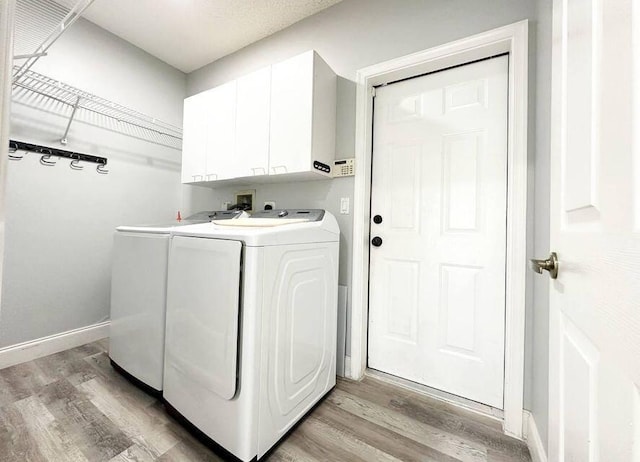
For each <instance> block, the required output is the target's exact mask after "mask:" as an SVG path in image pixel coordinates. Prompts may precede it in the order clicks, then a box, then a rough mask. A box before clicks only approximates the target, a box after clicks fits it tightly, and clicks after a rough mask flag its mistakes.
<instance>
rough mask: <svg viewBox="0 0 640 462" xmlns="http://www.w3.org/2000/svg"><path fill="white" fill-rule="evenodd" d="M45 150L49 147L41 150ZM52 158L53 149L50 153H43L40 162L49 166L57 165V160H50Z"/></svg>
mask: <svg viewBox="0 0 640 462" xmlns="http://www.w3.org/2000/svg"><path fill="white" fill-rule="evenodd" d="M44 151H48V149H41V150H40V152H41V153H44ZM49 159H51V151H49V154H43V155H42V157H41V158H40V163H41V164H42V165H46V166H47V167H53V166H54V165H56V161H55V160H54V161H51V160H49Z"/></svg>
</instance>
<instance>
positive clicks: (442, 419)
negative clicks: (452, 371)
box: [339, 377, 529, 461]
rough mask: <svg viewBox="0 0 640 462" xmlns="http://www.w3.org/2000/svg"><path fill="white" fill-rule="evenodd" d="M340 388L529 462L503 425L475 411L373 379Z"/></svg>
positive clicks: (346, 382)
mask: <svg viewBox="0 0 640 462" xmlns="http://www.w3.org/2000/svg"><path fill="white" fill-rule="evenodd" d="M339 388H340V389H342V390H345V391H347V392H349V393H351V394H353V395H354V396H358V397H361V398H364V399H366V400H368V401H371V402H374V403H376V404H378V405H380V406H383V407H385V408H388V409H392V410H394V411H397V412H399V413H401V414H406V415H407V416H409V417H411V418H413V419H415V420H417V421H419V422H422V423H425V424H427V425H431V426H433V427H437V428H441V429H443V430H446V431H447V432H450V433H452V434H455V435H458V436H461V437H463V438H465V439H468V440H470V441H474V442H476V443H479V444H481V445H483V446H485V447H486V448H487V450H488V451H489V450H491V452H492V453H493V454H494V457H497V455H498V454H504V455H506V456H508V457H515V459H512V460H516V461H520V460H523V461H527V460H529V451H528V449H527V447H526V445H525V444H524V443H523V442H522V441H518V440H516V439H514V438H511V437H509V436H507V435H505V434H504V433H502V429H501V427H500V423H499V422H497V421H495V420H494V419H491V418H488V417H484V416H479V415H477V414H476V413H473V412H472V411H465V410H463V409H457V408H453V406H452V405H450V404H448V403H444V402H441V401H439V400H435V399H432V398H429V397H426V396H422V395H419V394H417V393H415V392H412V391H409V390H406V389H403V388H397V387H394V386H392V385H390V384H388V383H386V382H383V381H380V380H375V379H372V378H370V377H367V378H365V379H364V380H363V381H362V382H353V381H349V380H343V379H341V380H340V381H339Z"/></svg>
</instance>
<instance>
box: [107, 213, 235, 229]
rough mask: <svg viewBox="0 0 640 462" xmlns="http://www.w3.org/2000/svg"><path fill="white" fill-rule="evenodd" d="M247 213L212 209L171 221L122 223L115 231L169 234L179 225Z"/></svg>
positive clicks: (226, 218)
mask: <svg viewBox="0 0 640 462" xmlns="http://www.w3.org/2000/svg"><path fill="white" fill-rule="evenodd" d="M246 216H247V214H246V213H245V212H243V211H241V210H212V211H202V212H198V213H194V214H193V215H190V216H188V217H187V218H186V219H185V220H182V221H177V220H176V221H172V222H170V223H160V224H151V225H124V226H118V227H117V228H116V231H121V232H130V233H149V234H169V233H170V232H171V230H172V229H173V228H179V227H181V226H189V225H195V224H198V223H209V222H210V221H211V220H212V219H215V220H216V221H222V220H231V219H234V218H238V217H246Z"/></svg>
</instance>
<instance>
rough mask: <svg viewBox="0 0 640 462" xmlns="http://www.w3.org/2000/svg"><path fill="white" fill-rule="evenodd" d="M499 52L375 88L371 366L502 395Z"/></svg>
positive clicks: (503, 133)
mask: <svg viewBox="0 0 640 462" xmlns="http://www.w3.org/2000/svg"><path fill="white" fill-rule="evenodd" d="M507 70H508V57H507V56H502V57H498V58H494V59H490V60H486V61H482V62H478V63H474V64H469V65H465V66H462V67H458V68H454V69H450V70H445V71H441V72H437V73H433V74H430V75H427V76H423V77H417V78H414V79H410V80H405V81H402V82H399V83H393V84H389V85H387V86H384V87H380V88H378V89H377V93H376V97H375V99H374V105H375V106H374V107H375V111H374V130H373V132H374V140H373V171H372V197H371V216H372V217H375V216H376V215H379V216H380V219H381V220H380V219H378V220H376V221H378V223H376V222H375V221H372V223H371V237H372V238H374V237H377V238H379V239H376V242H374V244H380V245H379V246H372V247H371V249H370V256H371V266H370V295H369V351H368V354H369V357H368V365H369V367H371V368H374V369H378V370H381V371H384V372H386V373H389V374H393V375H396V376H400V377H403V378H405V379H408V380H411V381H415V382H418V383H421V384H424V385H428V386H430V387H433V388H437V389H440V390H443V391H446V392H449V393H452V394H455V395H459V396H462V397H465V398H468V399H471V400H474V401H478V402H481V403H485V404H488V405H490V406H493V407H495V408H500V409H502V407H503V384H504V335H505V330H504V322H505V319H504V317H505V264H506V263H505V252H506V193H507V180H506V178H507V176H506V175H507V94H508V90H507Z"/></svg>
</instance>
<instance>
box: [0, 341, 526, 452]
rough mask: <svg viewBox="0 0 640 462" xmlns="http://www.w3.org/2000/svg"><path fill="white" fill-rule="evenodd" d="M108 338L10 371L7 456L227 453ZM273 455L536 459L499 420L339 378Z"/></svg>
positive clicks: (1, 394) (2, 446) (3, 437)
mask: <svg viewBox="0 0 640 462" xmlns="http://www.w3.org/2000/svg"><path fill="white" fill-rule="evenodd" d="M107 348H108V343H107V341H106V340H103V341H100V342H95V343H90V344H87V345H83V346H81V347H78V348H74V349H71V350H67V351H63V352H61V353H56V354H54V355H51V356H47V357H44V358H40V359H37V360H35V361H31V362H28V363H24V364H19V365H17V366H12V367H9V368H6V369H2V370H0V461H2V462H14V461H15V462H39V461H47V462H50V461H89V462H100V461H114V462H116V461H117V462H126V461H139V462H146V461H164V462H167V461H188V462H197V461H217V460H221V459H220V458H219V457H217V456H216V455H215V454H214V453H212V452H211V451H210V450H209V449H208V448H206V447H205V446H203V445H202V444H200V443H199V442H198V441H197V440H195V439H194V438H193V437H192V436H191V435H190V434H189V433H187V432H186V431H185V430H184V429H183V428H182V427H181V426H180V425H179V424H178V423H176V422H175V421H174V420H173V419H172V418H171V417H169V416H168V415H167V414H166V413H165V412H164V409H163V407H162V405H161V403H159V402H158V401H157V400H156V399H154V398H153V397H150V396H149V395H147V394H145V393H143V392H142V391H140V390H138V389H137V388H136V387H134V386H133V385H131V384H130V383H129V382H128V381H126V380H125V379H124V378H123V377H121V376H120V375H119V374H118V373H116V372H115V371H114V370H113V369H112V368H111V366H110V364H109V358H108V356H107V353H106V351H107ZM269 460H271V461H398V460H402V461H437V462H449V461H450V462H453V461H473V462H476V461H477V462H481V461H494V462H507V461H518V462H522V461H530V460H531V459H530V457H529V452H528V450H527V448H526V445H525V444H524V443H522V442H521V441H518V440H515V439H512V438H509V437H507V436H504V435H503V434H502V433H501V431H500V425H499V424H498V423H497V422H495V421H494V420H492V419H489V418H484V417H479V416H477V415H476V414H472V413H470V412H466V411H461V410H459V409H457V408H454V407H452V406H450V405H448V404H446V403H443V402H441V401H437V400H433V399H430V398H427V397H424V396H422V395H419V394H417V393H414V392H411V391H408V390H405V389H402V388H398V387H395V386H392V385H389V384H387V383H385V382H381V381H378V380H376V379H373V378H366V379H364V380H363V381H362V382H353V381H348V380H339V381H338V385H337V386H336V388H335V389H334V390H333V391H332V392H331V394H330V395H329V396H328V397H327V399H326V400H324V401H323V402H322V404H321V405H320V406H318V407H317V408H316V409H315V410H314V411H313V412H312V413H311V414H310V415H309V416H308V417H307V418H306V419H305V420H304V422H302V424H301V425H299V426H298V427H297V428H296V429H295V430H294V431H293V432H292V433H291V434H290V435H289V436H288V438H287V439H286V440H284V441H283V442H282V443H281V444H280V445H279V446H278V447H277V449H276V450H275V451H274V452H273V453H272V454H271V456H270V457H269Z"/></svg>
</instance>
